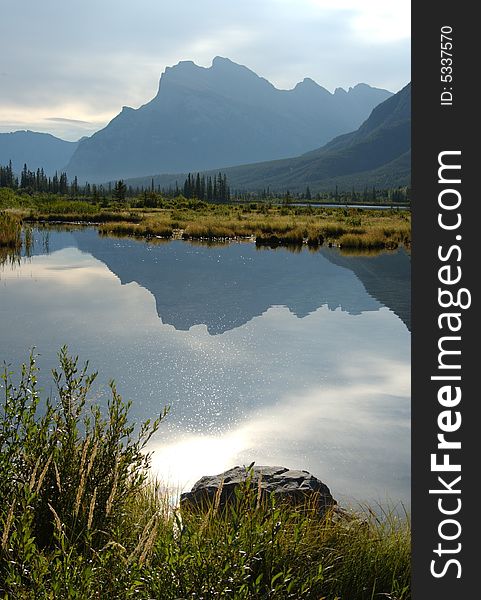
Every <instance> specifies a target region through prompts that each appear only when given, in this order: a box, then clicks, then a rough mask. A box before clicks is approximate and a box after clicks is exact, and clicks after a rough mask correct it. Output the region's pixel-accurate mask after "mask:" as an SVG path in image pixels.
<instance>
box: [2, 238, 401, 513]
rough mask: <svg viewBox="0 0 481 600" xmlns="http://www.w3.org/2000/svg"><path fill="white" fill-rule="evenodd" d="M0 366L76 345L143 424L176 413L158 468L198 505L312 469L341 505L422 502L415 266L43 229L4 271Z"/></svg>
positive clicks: (101, 384) (167, 425) (158, 443)
mask: <svg viewBox="0 0 481 600" xmlns="http://www.w3.org/2000/svg"><path fill="white" fill-rule="evenodd" d="M0 323H1V336H0V359H1V360H2V362H3V361H6V362H7V363H9V364H10V365H11V366H12V368H14V369H17V367H18V365H19V364H21V363H22V362H25V361H26V359H27V358H28V353H29V351H30V349H31V348H32V347H35V348H36V351H37V352H38V353H39V358H38V364H39V366H40V367H41V369H42V376H41V378H40V383H41V384H42V385H43V386H44V387H45V388H46V389H47V391H48V392H51V393H53V390H51V380H50V379H49V378H48V377H47V375H48V371H49V369H51V368H52V367H54V366H55V365H56V353H57V352H58V350H59V348H60V347H61V346H62V345H63V344H67V345H68V347H69V350H70V352H71V353H73V354H75V355H79V357H80V359H81V360H82V361H84V360H87V359H88V360H89V361H90V364H91V365H92V368H93V369H95V370H98V371H99V379H98V386H97V388H96V391H95V397H96V399H98V401H99V402H100V403H105V402H106V398H107V382H108V380H109V379H111V378H113V379H115V381H116V383H117V387H118V390H119V392H120V393H121V395H122V396H123V397H124V399H131V400H132V402H133V406H132V411H131V416H132V418H133V419H134V420H135V421H136V422H140V421H141V420H144V419H146V418H151V417H155V416H156V415H157V414H158V413H159V412H160V410H161V409H162V407H164V406H165V405H168V406H170V413H169V416H168V418H167V419H166V421H165V422H164V423H163V424H162V425H161V427H160V430H159V432H158V434H157V435H156V437H155V439H154V440H153V441H152V444H151V449H152V450H154V451H155V452H154V457H153V468H154V470H155V472H156V474H157V475H158V476H159V477H161V478H162V479H163V480H164V481H168V482H169V484H171V485H172V486H174V487H176V488H178V489H185V488H187V487H189V486H190V485H191V484H192V483H193V482H194V481H195V480H196V479H198V478H199V477H200V476H201V475H204V474H214V473H220V472H221V471H223V470H225V469H227V468H230V467H232V466H234V465H237V464H240V465H242V464H246V465H247V464H250V463H251V462H253V461H255V462H256V464H258V465H262V464H269V465H283V466H287V467H291V468H299V469H306V470H308V471H310V472H312V473H313V474H314V475H316V476H318V477H319V478H320V479H322V480H323V481H324V482H325V483H326V484H327V485H328V486H329V487H330V488H331V490H332V492H333V495H334V497H336V498H337V499H338V500H341V501H344V502H373V501H374V502H377V501H379V502H382V503H385V502H386V501H387V500H388V501H390V502H394V503H397V502H403V503H404V504H406V505H409V497H410V258H409V255H408V254H407V253H406V252H405V251H404V250H403V249H399V250H398V251H396V252H391V253H383V254H379V255H374V256H356V255H352V256H351V255H342V254H341V253H340V252H339V250H338V249H336V248H324V247H322V248H321V249H319V250H317V251H309V250H308V249H307V248H304V249H302V250H301V251H298V252H292V251H289V250H287V249H286V248H277V249H258V248H256V246H255V244H253V243H247V242H244V243H240V242H239V243H238V242H232V243H229V244H225V245H212V244H211V245H207V244H205V245H202V244H192V243H188V242H183V241H169V242H167V241H160V240H159V241H158V243H155V244H154V243H146V242H144V241H139V240H134V239H131V238H122V239H116V238H111V237H101V236H99V234H98V233H97V230H96V229H95V228H78V229H71V230H69V229H68V228H63V229H62V228H59V229H56V230H55V229H42V228H39V229H35V230H34V245H33V252H32V254H31V256H30V257H24V258H23V259H22V260H21V262H20V263H19V264H14V265H12V264H5V265H3V266H2V267H0Z"/></svg>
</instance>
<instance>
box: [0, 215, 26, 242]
mask: <svg viewBox="0 0 481 600" xmlns="http://www.w3.org/2000/svg"><path fill="white" fill-rule="evenodd" d="M21 246H22V220H21V218H19V217H18V216H17V215H15V214H12V213H9V212H0V248H2V247H3V248H10V249H12V250H18V249H20V248H21Z"/></svg>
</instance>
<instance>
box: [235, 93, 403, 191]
mask: <svg viewBox="0 0 481 600" xmlns="http://www.w3.org/2000/svg"><path fill="white" fill-rule="evenodd" d="M410 171H411V84H408V85H407V86H405V87H404V88H403V89H402V90H400V91H399V92H398V93H397V94H395V95H394V96H391V97H390V98H388V99H387V100H385V101H384V102H382V103H381V104H380V105H379V106H377V107H376V108H374V110H373V111H372V113H371V114H370V116H369V118H368V119H367V120H366V121H364V123H363V124H362V125H361V126H360V127H359V129H357V130H356V131H354V132H352V133H348V134H346V135H341V136H339V137H337V138H335V139H333V140H332V141H331V142H329V143H328V144H326V145H325V146H323V147H321V148H319V149H317V150H314V151H312V152H308V153H306V154H303V155H302V156H299V157H296V158H292V159H287V160H278V161H271V162H267V163H258V164H252V165H244V166H241V167H237V168H232V169H226V170H225V172H226V173H227V177H228V179H229V183H230V185H231V187H233V188H237V189H246V190H259V189H262V188H266V187H267V186H270V188H271V190H286V189H289V190H291V191H304V190H305V189H306V186H309V187H310V188H311V190H312V191H316V192H317V191H321V190H333V189H334V188H335V186H336V185H338V187H339V189H351V188H352V187H355V188H357V189H359V188H362V187H364V186H366V185H367V186H372V185H375V186H376V187H395V186H398V185H407V184H409V182H410Z"/></svg>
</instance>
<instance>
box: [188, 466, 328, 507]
mask: <svg viewBox="0 0 481 600" xmlns="http://www.w3.org/2000/svg"><path fill="white" fill-rule="evenodd" d="M248 480H250V486H251V489H252V490H253V493H254V494H256V495H257V494H258V490H259V485H260V490H261V497H262V498H263V499H265V498H267V497H268V496H270V495H271V494H274V496H275V498H276V501H278V502H287V503H289V504H292V505H294V506H299V505H306V504H311V505H313V506H314V507H316V508H317V509H318V510H319V512H320V513H321V514H323V513H324V512H325V511H326V509H327V508H329V507H331V506H334V505H335V504H336V501H335V500H334V498H333V497H332V496H331V492H330V490H329V488H328V487H327V485H326V484H324V483H323V482H322V481H321V480H320V479H318V478H317V477H314V475H311V473H309V472H308V471H296V470H291V469H288V468H286V467H261V466H255V467H251V468H250V469H249V468H246V467H234V468H233V469H229V470H228V471H225V472H224V473H220V474H219V475H212V476H204V477H202V478H201V479H199V481H197V483H195V485H194V487H193V488H192V490H191V491H190V492H185V493H184V494H182V495H181V497H180V502H181V506H182V507H186V506H190V507H193V508H203V507H207V506H209V505H210V504H212V503H213V502H214V501H215V498H216V495H218V494H219V489H220V499H219V500H218V502H219V508H223V507H225V506H226V505H227V504H228V503H229V502H232V501H233V500H234V499H235V498H236V488H238V487H239V486H240V485H242V484H244V485H245V484H246V482H247V481H248ZM259 480H260V483H259Z"/></svg>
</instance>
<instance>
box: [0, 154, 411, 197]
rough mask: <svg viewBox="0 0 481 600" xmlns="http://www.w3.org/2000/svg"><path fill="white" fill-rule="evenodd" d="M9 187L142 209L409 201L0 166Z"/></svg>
mask: <svg viewBox="0 0 481 600" xmlns="http://www.w3.org/2000/svg"><path fill="white" fill-rule="evenodd" d="M2 187H3V188H11V189H14V190H21V191H24V192H26V193H29V194H32V193H49V194H59V195H62V196H69V197H71V198H84V199H91V200H94V201H106V200H107V199H111V200H116V201H120V202H121V201H123V200H125V199H126V198H141V202H142V204H143V205H144V206H146V207H148V206H151V207H155V206H156V205H157V204H158V200H159V199H160V198H159V196H162V197H164V198H177V197H179V196H184V197H185V198H188V199H196V200H203V201H207V202H229V201H231V200H235V201H241V202H249V201H252V200H255V201H257V200H264V201H273V200H280V201H281V202H282V203H284V204H291V203H296V202H332V203H336V204H337V203H338V204H356V203H357V204H367V203H374V204H382V203H383V202H387V203H395V204H408V203H409V202H410V200H411V189H410V187H409V186H404V187H398V188H386V189H376V188H375V187H367V186H366V187H364V189H363V190H362V191H359V190H356V189H354V188H352V189H351V190H350V191H346V190H342V191H341V190H338V188H337V186H336V187H335V189H334V190H332V191H325V192H321V193H319V192H318V193H316V194H313V193H311V190H310V188H309V186H307V187H306V189H305V191H304V192H290V191H289V190H283V191H276V190H271V189H270V188H269V187H267V188H265V189H263V190H261V191H259V192H242V191H241V192H238V191H234V192H231V188H230V186H229V182H228V180H227V176H226V174H225V173H221V172H219V173H218V174H217V175H214V176H210V175H208V176H206V175H204V174H202V173H189V174H188V175H187V177H186V178H185V180H184V182H183V184H182V183H181V184H180V185H179V183H178V182H176V183H175V186H169V187H168V188H166V187H161V186H160V185H157V186H155V185H154V179H153V178H152V179H151V183H150V186H144V185H142V186H135V187H133V186H131V185H129V186H127V185H126V183H125V182H124V181H123V180H121V179H120V180H118V181H115V182H110V183H108V184H106V185H97V184H90V183H85V184H84V185H81V184H79V183H78V180H77V177H74V178H73V179H72V180H71V181H69V179H68V177H67V173H65V172H60V173H57V172H56V173H55V174H54V175H53V176H52V177H50V176H47V175H46V174H45V171H44V169H43V168H38V169H37V170H34V171H31V170H30V169H29V168H28V166H27V165H26V164H25V165H24V167H23V169H22V172H21V173H20V177H19V176H17V175H16V174H15V173H14V171H13V168H12V162H11V161H10V162H9V164H8V165H6V166H1V165H0V188H2Z"/></svg>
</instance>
